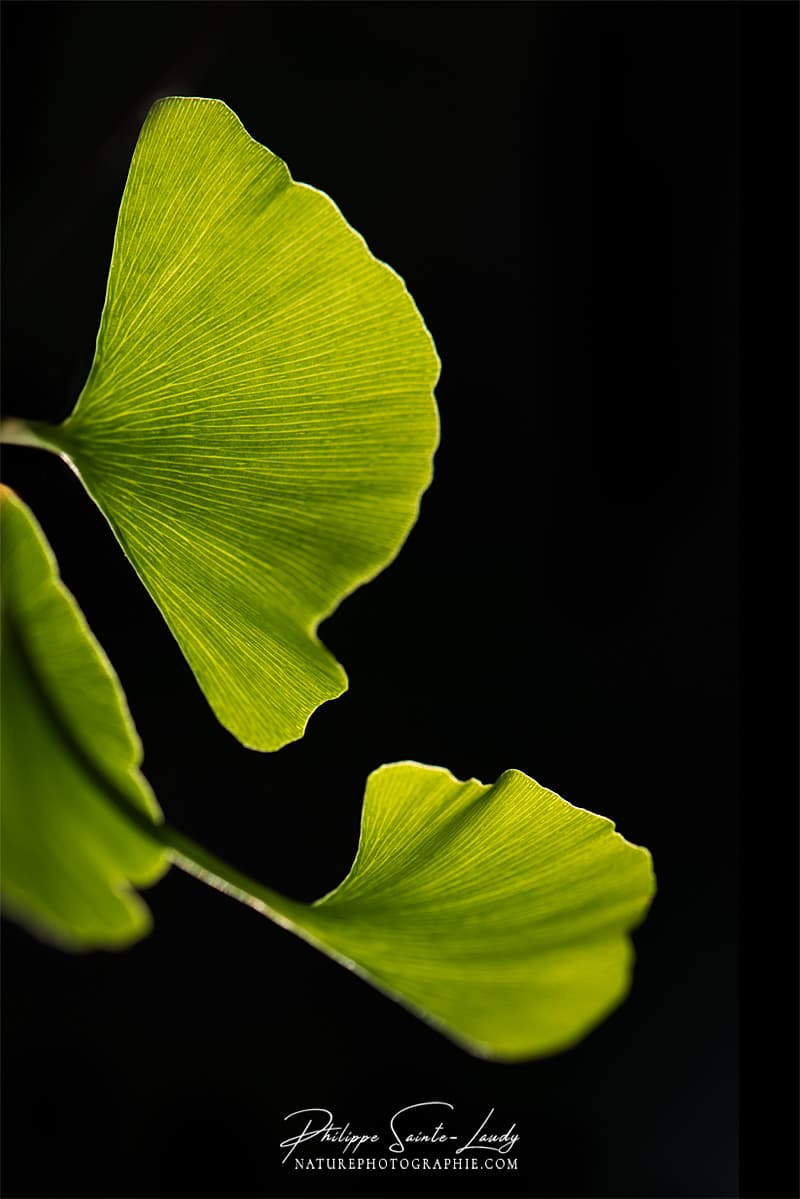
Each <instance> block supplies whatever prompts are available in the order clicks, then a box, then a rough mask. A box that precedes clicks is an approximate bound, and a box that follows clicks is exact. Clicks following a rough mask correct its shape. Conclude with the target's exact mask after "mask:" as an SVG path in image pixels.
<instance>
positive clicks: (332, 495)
mask: <svg viewBox="0 0 800 1199" xmlns="http://www.w3.org/2000/svg"><path fill="white" fill-rule="evenodd" d="M438 373H439V362H438V359H437V356H436V352H435V349H434V347H433V343H432V341H431V338H430V335H429V333H428V331H427V330H426V328H425V326H424V324H423V322H422V319H421V317H420V315H419V313H418V312H417V309H416V308H415V306H414V303H413V301H412V300H411V298H410V296H409V295H408V292H407V291H406V289H405V286H404V284H403V281H402V280H401V279H400V278H399V277H398V276H397V275H396V274H395V273H394V272H393V271H392V270H391V269H390V268H389V267H387V266H385V265H384V264H383V263H381V262H378V261H377V260H376V259H375V258H374V257H373V256H372V254H371V253H370V251H369V250H368V248H367V246H366V244H365V242H364V240H363V239H362V238H361V236H360V235H359V234H358V233H356V232H355V231H354V230H353V229H351V228H350V226H349V225H348V224H347V222H346V221H345V219H344V217H343V216H342V215H341V213H340V212H339V210H338V208H336V206H335V205H334V204H333V203H332V201H331V200H330V199H329V198H328V197H327V196H325V195H323V194H322V193H321V192H319V191H316V190H315V189H313V188H311V187H307V186H305V185H302V184H299V183H295V182H294V181H293V180H292V178H291V176H290V174H289V172H288V170H287V168H286V166H285V165H284V163H283V162H282V161H281V160H280V159H279V158H276V156H275V155H274V154H272V153H271V152H270V151H269V150H267V149H265V148H264V147H263V146H261V145H259V144H258V143H257V142H255V141H253V140H252V139H251V138H250V137H249V135H248V134H247V133H246V132H245V130H244V129H243V127H242V125H241V124H240V122H239V120H238V118H237V117H236V116H235V114H234V113H233V112H231V110H230V109H229V108H228V107H227V106H226V105H225V104H223V103H221V102H220V101H218V100H204V99H187V98H171V99H167V100H162V101H159V102H158V103H157V104H156V105H155V106H154V107H153V109H152V110H151V112H150V114H149V116H148V118H147V120H146V122H145V125H144V128H143V129H142V132H141V135H140V137H139V141H138V144H137V146H136V151H135V153H134V156H133V162H132V165H131V169H130V174H129V176H128V182H127V185H126V187H125V194H124V196H123V200H122V206H121V209H120V213H119V220H118V224H117V232H116V239H115V242H114V252H113V257H112V261H111V269H110V273H109V279H108V291H107V295H106V302H105V307H104V309H103V315H102V321H101V325H100V331H99V334H98V338H97V350H96V355H95V359H94V363H93V366H92V369H91V372H90V374H89V377H88V380H87V382H86V385H85V387H84V389H83V391H82V393H81V395H80V397H79V399H78V401H77V404H76V406H75V409H74V411H73V413H72V415H71V416H70V417H69V418H68V419H67V420H66V422H65V423H64V424H62V425H60V426H58V427H57V428H50V429H42V428H39V429H38V434H39V436H40V439H41V441H43V442H44V443H46V444H49V445H50V446H51V447H53V448H56V449H57V450H59V451H60V452H62V453H63V454H64V455H65V456H66V457H67V458H68V459H69V460H70V461H71V463H72V464H73V465H74V467H75V469H76V470H77V472H78V474H79V475H80V477H81V479H82V480H83V482H84V484H85V486H86V488H87V490H88V491H89V493H90V494H91V495H92V496H93V498H94V499H95V500H96V502H97V504H98V505H99V507H100V508H101V510H102V511H103V512H104V514H105V516H106V517H107V519H108V521H109V523H110V524H111V526H112V528H113V530H114V532H115V533H116V535H117V538H118V539H119V541H120V544H121V545H122V547H123V549H124V550H125V553H126V554H127V555H128V557H129V559H130V561H131V562H132V563H133V565H134V567H135V568H136V570H137V572H138V573H139V575H140V577H141V579H142V581H143V582H144V584H145V586H146V587H147V588H148V590H149V591H150V593H151V595H152V596H153V598H154V600H155V601H156V603H157V604H158V606H159V607H160V609H161V611H162V613H163V615H164V617H165V619H166V621H167V623H168V625H169V627H170V628H171V630H172V632H173V634H174V635H175V637H176V639H177V640H178V642H179V644H180V646H181V648H182V649H183V652H184V654H185V655H186V658H187V659H188V661H189V664H190V665H191V667H192V669H193V671H194V673H195V675H196V677H197V679H198V682H199V683H200V686H201V687H202V688H203V690H204V692H205V694H206V696H207V698H208V700H209V702H210V704H211V706H212V708H213V709H214V711H215V712H216V714H217V716H218V717H219V719H220V720H221V721H222V723H223V724H224V725H225V726H226V727H227V728H228V729H230V730H231V732H233V733H234V734H235V735H236V736H237V737H238V738H239V739H240V740H241V741H243V742H244V743H245V744H246V745H248V746H250V747H252V748H255V749H262V750H272V749H277V748H280V746H282V745H285V744H286V743H287V742H289V741H293V740H296V739H297V738H298V737H300V736H302V734H303V731H304V728H305V725H306V722H307V720H308V718H309V716H310V714H311V713H312V712H313V711H314V710H315V709H316V708H317V707H318V706H319V705H320V704H321V703H323V702H324V701H325V700H329V699H332V698H334V697H336V696H337V695H340V694H341V693H342V692H343V691H344V690H345V688H346V685H347V679H346V675H345V673H344V671H343V669H342V668H341V666H340V665H339V664H338V662H337V661H336V660H335V659H334V658H333V657H332V656H331V654H330V653H329V652H328V651H327V650H326V649H325V648H324V646H322V645H321V644H320V642H319V640H318V639H317V636H316V629H317V625H318V624H319V622H320V620H321V619H323V618H324V617H325V616H327V615H328V614H329V613H330V612H331V611H332V610H333V609H334V608H335V607H336V606H337V604H338V603H339V602H340V601H341V600H342V598H343V597H344V596H345V595H347V594H348V593H349V592H351V591H352V590H353V589H354V588H355V587H357V586H358V585H359V584H361V583H363V582H365V581H366V580H367V579H369V578H371V577H372V576H374V575H375V574H376V573H377V572H378V571H379V570H380V569H381V568H382V567H384V566H385V565H386V564H387V562H389V561H390V560H391V559H392V558H393V557H394V556H395V555H396V553H397V552H398V550H399V549H400V546H401V545H402V543H403V541H404V539H405V538H406V536H407V535H408V532H409V530H410V528H411V526H412V525H413V523H414V521H415V519H416V516H417V512H418V507H419V501H420V496H421V494H422V492H423V491H424V490H425V488H426V487H427V485H428V483H429V482H430V478H431V469H432V466H431V463H432V455H433V452H434V449H435V447H436V443H437V439H438V421H437V413H436V406H435V402H434V399H433V387H434V385H435V383H436V380H437V378H438ZM19 439H20V440H22V439H24V437H20V438H19Z"/></svg>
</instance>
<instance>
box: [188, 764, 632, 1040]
mask: <svg viewBox="0 0 800 1199" xmlns="http://www.w3.org/2000/svg"><path fill="white" fill-rule="evenodd" d="M187 855H189V856H191V855H193V857H194V861H190V860H188V856H184V857H181V856H178V857H177V859H176V860H177V862H178V864H179V865H181V866H182V867H183V868H184V869H187V870H190V871H192V872H193V873H197V874H199V875H200V877H201V878H203V879H204V880H205V881H207V882H211V883H216V884H217V885H219V886H220V887H221V888H222V889H223V890H225V891H226V892H228V893H232V894H234V895H235V896H236V897H237V898H238V899H240V900H242V901H243V902H245V903H248V904H250V905H251V906H253V907H255V908H256V909H257V910H259V911H261V912H262V913H263V914H265V915H268V916H270V917H271V918H272V919H275V920H277V921H278V922H279V923H281V924H282V925H284V926H285V927H288V928H290V929H292V930H293V931H294V932H296V933H298V934H299V935H300V936H302V937H304V938H306V939H307V940H309V941H311V942H312V943H313V944H315V945H316V946H317V947H318V948H320V949H322V950H324V951H325V952H327V953H329V954H331V955H332V956H333V957H335V958H336V959H337V960H339V961H340V962H342V963H343V964H344V965H346V966H348V967H349V968H350V969H352V970H355V971H356V972H357V973H358V974H360V975H362V976H363V977H364V978H365V979H367V980H368V981H369V982H371V983H373V984H374V985H375V986H376V987H378V988H380V989H381V990H382V991H385V992H386V993H387V994H388V995H390V996H391V997H392V998H394V999H396V1000H398V1001H399V1002H401V1003H403V1004H405V1005H406V1006H408V1007H409V1008H411V1010H412V1011H414V1012H415V1013H416V1014H417V1015H419V1016H421V1017H423V1018H424V1019H425V1020H428V1021H429V1022H430V1023H431V1024H433V1025H435V1026H436V1027H437V1028H439V1029H440V1030H441V1031H442V1032H444V1033H446V1034H447V1035H449V1036H450V1037H453V1038H454V1039H455V1040H456V1041H458V1042H460V1043H461V1044H462V1045H464V1046H465V1047H466V1048H468V1049H470V1050H472V1051H473V1052H475V1053H478V1054H481V1055H484V1056H487V1057H496V1058H503V1059H506V1060H512V1059H518V1058H527V1057H533V1056H537V1055H541V1054H546V1053H552V1052H554V1051H556V1050H558V1049H563V1048H565V1047H566V1046H568V1045H570V1044H572V1043H574V1042H575V1041H577V1040H579V1039H580V1038H581V1037H582V1036H584V1035H585V1034H586V1033H587V1032H588V1031H589V1029H591V1028H592V1027H593V1026H594V1025H595V1024H597V1023H598V1022H599V1021H600V1020H601V1019H602V1018H603V1017H604V1016H606V1015H607V1014H608V1013H609V1012H610V1011H611V1010H612V1009H613V1008H614V1007H615V1006H616V1005H617V1004H619V1003H620V1002H621V1000H622V999H623V998H624V996H625V995H626V993H627V991H628V989H629V986H630V979H631V970H632V962H633V951H632V947H631V944H630V941H629V938H628V936H627V933H628V932H629V931H630V930H631V929H632V928H633V927H634V926H635V925H636V924H638V923H639V921H641V920H642V919H643V917H644V915H645V912H646V911H647V908H648V906H649V904H650V901H651V899H652V896H653V893H654V886H655V884H654V878H653V871H652V864H651V860H650V855H649V853H648V852H647V850H645V849H641V848H639V847H638V846H635V845H631V844H630V843H629V842H628V841H625V840H624V838H623V837H621V836H620V835H619V834H618V833H616V832H615V831H614V825H613V824H612V823H611V821H610V820H606V819H604V818H603V817H601V816H596V815H594V814H593V813H592V812H587V811H584V810H583V809H581V808H575V807H573V806H572V805H571V804H569V803H567V802H566V801H565V800H563V799H561V798H560V797H559V796H558V795H555V794H554V793H553V792H552V791H547V790H545V788H544V787H541V786H539V784H538V783H536V782H534V781H533V780H532V779H530V778H528V777H527V775H525V774H522V773H521V772H520V771H518V770H509V771H506V772H505V773H504V774H503V775H501V777H500V778H499V779H498V781H497V782H496V783H495V784H494V785H493V786H486V785H484V784H483V783H479V782H477V781H476V780H475V779H471V780H470V781H469V782H459V781H458V780H457V779H455V778H453V776H452V775H451V774H450V773H449V772H448V771H446V770H441V769H437V768H434V767H430V766H421V765H419V764H417V763H414V762H401V763H398V764H395V765H391V766H383V767H381V768H380V769H379V770H376V771H375V772H374V773H373V774H372V775H371V776H370V779H369V782H368V785H367V792H366V796H365V801H364V812H363V819H362V828H361V840H360V844H359V847H358V853H357V856H356V859H355V863H354V865H353V868H352V870H351V871H350V874H349V875H348V876H347V878H346V879H345V881H344V882H343V883H342V884H341V886H339V887H338V888H337V889H336V890H335V891H333V892H332V893H331V894H330V895H327V896H325V898H324V899H322V900H320V901H318V902H317V903H316V904H314V905H312V906H310V907H308V906H306V905H303V904H297V903H293V902H291V901H289V900H285V899H283V897H281V896H278V895H276V894H275V893H274V892H270V891H268V890H267V889H266V888H262V887H260V886H259V885H258V884H253V883H252V882H250V881H249V880H247V879H244V878H243V877H242V876H237V875H235V874H234V873H233V872H231V871H230V870H228V869H227V868H222V869H220V867H219V865H218V864H215V863H214V862H213V861H212V860H210V859H208V858H206V859H205V860H202V859H203V855H202V852H201V853H200V854H198V853H197V850H196V848H195V849H194V850H192V849H188V850H187Z"/></svg>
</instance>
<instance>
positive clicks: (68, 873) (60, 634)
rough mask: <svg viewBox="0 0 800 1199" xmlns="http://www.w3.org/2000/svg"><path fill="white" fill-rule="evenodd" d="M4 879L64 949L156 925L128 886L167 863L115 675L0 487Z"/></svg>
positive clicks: (9, 895) (27, 919)
mask: <svg viewBox="0 0 800 1199" xmlns="http://www.w3.org/2000/svg"><path fill="white" fill-rule="evenodd" d="M0 580H1V581H2V653H1V654H0V681H1V686H2V705H0V798H1V799H2V802H1V803H0V885H1V887H2V896H3V903H4V906H6V907H7V908H8V910H9V911H10V913H11V914H13V915H14V916H16V918H17V919H19V920H20V921H22V922H23V923H25V924H27V925H28V926H29V927H32V928H33V929H34V930H35V931H37V932H38V933H39V934H40V935H42V936H44V937H46V938H47V939H49V940H53V941H56V942H57V943H60V944H62V945H64V946H66V947H70V948H75V949H89V948H93V947H96V946H106V947H117V946H124V945H128V944H130V943H131V942H132V941H136V940H138V938H139V937H141V936H143V935H144V934H145V933H146V932H147V931H148V929H149V927H150V914H149V912H148V910H147V908H146V907H145V905H144V904H143V902H142V901H141V899H140V898H139V896H138V895H137V894H136V892H135V891H134V890H133V889H132V885H133V884H135V885H137V886H144V885H147V884H150V883H152V882H154V881H155V880H156V879H157V878H158V877H159V876H160V875H161V874H162V873H163V871H164V870H165V869H166V868H167V865H168V858H167V855H166V853H165V851H164V848H163V846H161V845H159V844H158V843H157V841H155V840H154V839H153V836H152V834H151V833H150V831H149V829H150V828H152V829H155V823H156V822H157V821H159V820H160V813H159V809H158V806H157V804H156V802H155V800H154V798H153V796H152V794H151V792H150V789H149V787H148V785H147V783H146V782H145V780H144V778H143V777H142V775H141V774H140V773H139V770H138V765H139V763H140V761H141V748H140V745H139V740H138V737H137V736H136V732H135V730H134V727H133V724H132V722H131V718H130V715H129V713H128V710H127V707H126V705H125V699H124V696H123V694H122V690H121V688H120V686H119V683H118V681H117V678H116V676H115V674H114V672H113V670H112V669H111V666H110V665H109V663H108V661H107V659H106V658H105V656H104V654H103V652H102V650H101V649H100V647H99V646H98V644H97V642H96V641H95V640H94V638H93V637H92V634H91V633H90V631H89V629H88V628H87V626H86V622H85V621H84V619H83V616H82V615H81V612H80V610H79V608H78V606H77V604H76V603H75V601H74V599H73V598H72V596H71V595H70V594H69V592H68V591H67V590H66V588H65V587H64V585H63V583H61V581H60V579H59V578H58V574H57V572H56V566H55V560H54V558H53V555H52V553H51V552H50V549H49V547H48V545H47V542H46V541H45V539H44V536H43V535H42V532H41V530H40V529H39V526H38V525H37V524H36V521H35V520H34V518H33V516H32V515H31V513H30V511H29V510H28V509H27V508H26V507H25V505H24V504H23V503H22V502H21V501H20V500H19V499H18V498H17V497H16V496H15V495H14V494H13V493H12V492H11V491H9V489H8V488H7V487H3V486H0Z"/></svg>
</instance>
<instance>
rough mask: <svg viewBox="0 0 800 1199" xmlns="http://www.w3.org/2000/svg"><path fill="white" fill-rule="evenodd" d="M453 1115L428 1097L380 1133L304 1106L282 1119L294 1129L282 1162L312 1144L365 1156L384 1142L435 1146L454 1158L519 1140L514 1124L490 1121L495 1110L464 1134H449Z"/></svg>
mask: <svg viewBox="0 0 800 1199" xmlns="http://www.w3.org/2000/svg"><path fill="white" fill-rule="evenodd" d="M454 1111H455V1108H454V1106H453V1104H452V1103H448V1102H447V1101H446V1100H444V1099H428V1100H425V1102H423V1103H410V1104H409V1105H408V1106H407V1107H401V1108H400V1109H399V1111H396V1112H395V1113H394V1115H393V1116H391V1117H390V1118H389V1120H388V1122H387V1127H386V1128H385V1130H384V1131H383V1132H359V1131H357V1130H356V1129H354V1128H352V1127H351V1126H350V1121H349V1120H348V1121H347V1122H346V1123H344V1124H336V1123H335V1122H334V1118H333V1112H332V1111H330V1110H329V1109H328V1108H326V1107H304V1108H301V1109H300V1110H299V1111H296V1112H290V1113H289V1115H288V1116H284V1120H291V1121H293V1122H294V1126H295V1128H297V1129H298V1130H299V1131H296V1132H294V1133H293V1134H292V1135H291V1136H289V1137H287V1138H286V1140H284V1141H281V1146H280V1147H281V1149H285V1150H286V1156H285V1157H284V1158H283V1160H284V1162H286V1161H288V1160H289V1158H290V1157H291V1156H292V1154H293V1153H294V1152H295V1150H296V1149H298V1147H300V1146H302V1145H306V1144H308V1143H309V1142H311V1141H313V1142H316V1144H318V1145H325V1146H332V1145H335V1146H336V1147H337V1150H338V1152H339V1153H341V1154H346V1153H348V1154H358V1153H360V1152H361V1150H362V1149H364V1150H366V1151H367V1152H369V1149H368V1148H367V1146H375V1147H377V1146H379V1145H381V1144H384V1145H385V1143H386V1141H387V1140H388V1142H389V1143H388V1151H389V1153H397V1154H402V1153H407V1152H412V1151H415V1150H416V1151H419V1150H420V1148H421V1147H422V1146H428V1145H436V1146H439V1147H440V1150H445V1149H446V1151H447V1152H448V1153H453V1154H455V1155H456V1156H458V1155H460V1154H462V1153H466V1152H467V1150H471V1151H472V1152H473V1153H475V1152H484V1153H509V1152H510V1151H511V1150H512V1149H513V1148H514V1146H515V1145H516V1144H517V1141H518V1140H519V1133H518V1132H515V1131H514V1130H515V1129H516V1127H517V1126H516V1122H515V1123H513V1124H511V1126H510V1127H509V1128H507V1129H504V1128H503V1127H502V1124H503V1123H504V1122H501V1123H498V1121H497V1119H495V1120H493V1119H492V1117H493V1116H494V1114H495V1109H494V1108H490V1109H489V1111H488V1112H487V1114H486V1115H485V1116H484V1118H483V1119H482V1120H478V1121H477V1122H476V1124H475V1125H474V1126H473V1127H474V1131H470V1129H469V1128H468V1130H467V1133H466V1134H465V1133H463V1132H459V1131H451V1125H452V1123H453V1120H452V1117H451V1116H449V1113H452V1112H454ZM301 1125H302V1127H301ZM454 1142H455V1144H454Z"/></svg>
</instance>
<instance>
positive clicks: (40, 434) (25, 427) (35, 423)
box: [0, 416, 64, 454]
mask: <svg viewBox="0 0 800 1199" xmlns="http://www.w3.org/2000/svg"><path fill="white" fill-rule="evenodd" d="M57 428H58V426H57V425H50V424H48V423H47V422H46V421H39V420H31V421H26V420H20V418H19V417H17V416H7V417H4V418H3V420H0V444H2V445H27V446H31V447H32V448H33V449H36V450H50V452H51V453H54V454H63V452H64V451H63V449H62V447H61V446H60V445H58V443H57V440H56V438H55V437H54V434H55V431H56V429H57Z"/></svg>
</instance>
